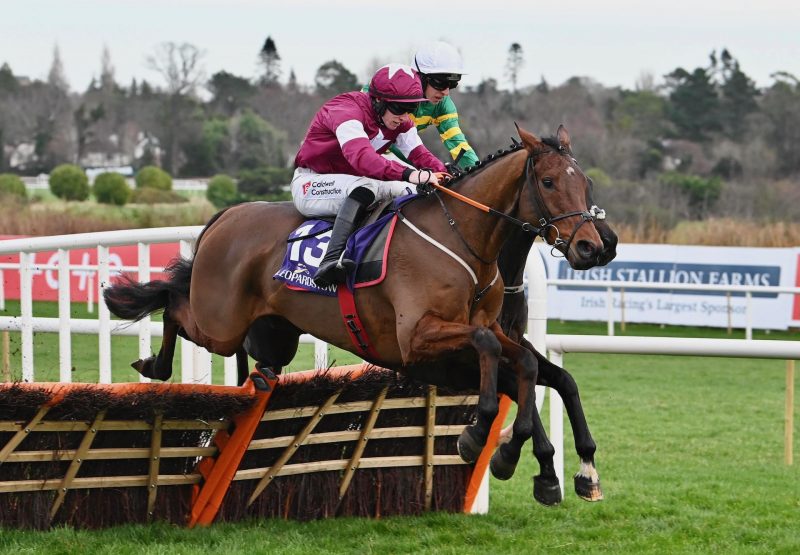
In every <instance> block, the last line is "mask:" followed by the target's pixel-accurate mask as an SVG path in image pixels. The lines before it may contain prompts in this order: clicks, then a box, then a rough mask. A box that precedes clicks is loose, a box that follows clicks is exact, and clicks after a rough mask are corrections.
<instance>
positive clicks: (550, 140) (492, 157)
mask: <svg viewBox="0 0 800 555" xmlns="http://www.w3.org/2000/svg"><path fill="white" fill-rule="evenodd" d="M511 141H512V144H511V146H509V147H508V148H501V149H500V150H498V151H497V152H495V153H493V154H489V155H488V156H486V157H485V158H484V159H483V160H478V161H477V162H476V163H475V164H473V165H471V166H468V167H466V168H464V169H463V170H460V171H458V173H457V174H456V175H455V176H454V177H453V179H451V180H450V181H449V182H448V187H450V186H452V185H455V184H456V183H458V182H459V181H461V180H463V179H465V178H467V177H468V176H469V175H471V174H473V173H475V172H476V171H478V170H480V169H483V168H484V167H486V166H487V165H489V164H490V163H492V162H494V161H496V160H498V159H499V158H502V157H504V156H506V155H507V154H511V153H512V152H517V151H518V150H521V149H523V148H525V147H524V146H523V145H522V143H519V142H517V141H516V140H514V139H513V138H512V139H511ZM542 142H543V143H544V144H545V145H547V146H549V147H550V148H552V149H553V150H554V151H556V152H562V149H561V144H560V143H559V142H558V139H557V138H556V137H545V138H543V139H542Z"/></svg>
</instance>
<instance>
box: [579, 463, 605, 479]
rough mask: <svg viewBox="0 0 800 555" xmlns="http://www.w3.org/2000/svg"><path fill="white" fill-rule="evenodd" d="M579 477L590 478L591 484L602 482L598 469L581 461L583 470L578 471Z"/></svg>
mask: <svg viewBox="0 0 800 555" xmlns="http://www.w3.org/2000/svg"><path fill="white" fill-rule="evenodd" d="M578 476H583V477H584V478H589V480H590V481H591V483H593V484H596V483H598V482H599V481H600V476H599V475H598V474H597V469H596V468H595V467H594V465H593V464H591V463H588V462H584V461H581V469H580V470H579V471H578Z"/></svg>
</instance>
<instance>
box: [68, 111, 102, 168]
mask: <svg viewBox="0 0 800 555" xmlns="http://www.w3.org/2000/svg"><path fill="white" fill-rule="evenodd" d="M105 115H106V111H105V107H104V106H103V104H98V105H97V106H95V107H94V108H91V109H87V107H86V104H84V103H81V105H80V106H79V107H78V109H77V110H75V112H74V113H73V119H74V121H75V130H76V132H77V135H78V161H79V162H80V160H81V159H82V158H83V156H84V155H85V154H86V152H85V151H86V143H87V142H89V140H90V139H91V138H92V136H93V132H92V126H93V125H94V124H95V123H97V122H98V121H100V120H101V119H103V118H104V117H105Z"/></svg>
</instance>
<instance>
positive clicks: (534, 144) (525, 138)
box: [514, 121, 542, 152]
mask: <svg viewBox="0 0 800 555" xmlns="http://www.w3.org/2000/svg"><path fill="white" fill-rule="evenodd" d="M514 126H515V127H516V128H517V133H519V138H520V139H522V144H524V145H525V148H526V149H527V150H528V152H534V151H535V150H540V149H541V147H542V141H541V140H540V139H539V137H537V136H536V135H534V134H533V133H531V132H530V131H525V130H524V129H523V128H522V127H520V126H519V124H517V122H516V121H515V122H514Z"/></svg>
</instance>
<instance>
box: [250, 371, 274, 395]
mask: <svg viewBox="0 0 800 555" xmlns="http://www.w3.org/2000/svg"><path fill="white" fill-rule="evenodd" d="M250 381H252V382H253V386H255V388H256V391H272V388H271V387H270V385H269V382H268V381H267V379H266V378H265V377H264V376H263V375H262V374H261V373H260V372H253V373H252V374H250Z"/></svg>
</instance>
